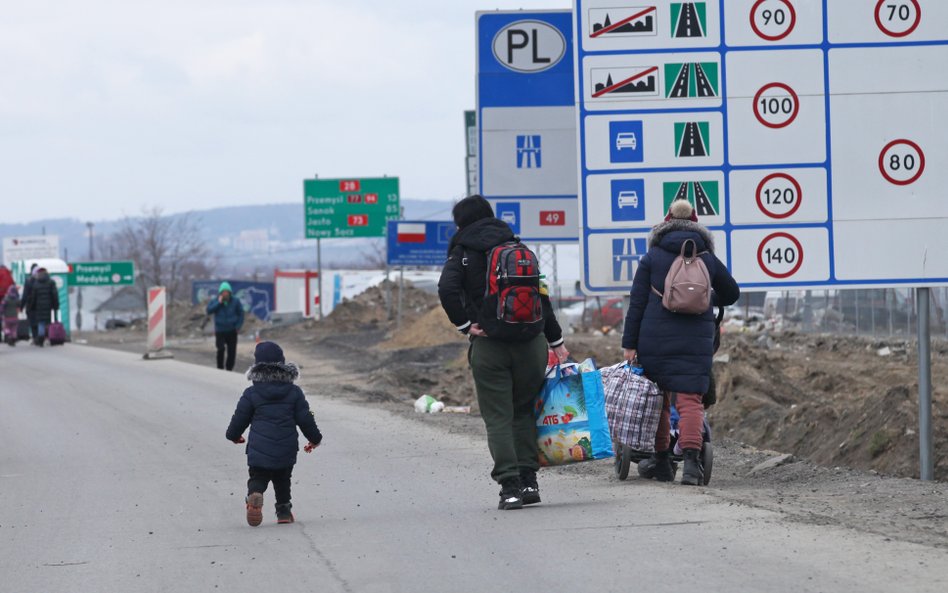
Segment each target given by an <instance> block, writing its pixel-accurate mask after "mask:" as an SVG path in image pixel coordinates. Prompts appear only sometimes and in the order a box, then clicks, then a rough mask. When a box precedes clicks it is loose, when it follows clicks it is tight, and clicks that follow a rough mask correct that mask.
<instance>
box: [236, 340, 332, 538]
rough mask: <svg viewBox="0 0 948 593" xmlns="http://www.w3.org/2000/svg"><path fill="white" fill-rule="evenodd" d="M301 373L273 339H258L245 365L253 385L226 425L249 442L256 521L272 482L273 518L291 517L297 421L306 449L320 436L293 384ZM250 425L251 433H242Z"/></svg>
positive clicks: (250, 501)
mask: <svg viewBox="0 0 948 593" xmlns="http://www.w3.org/2000/svg"><path fill="white" fill-rule="evenodd" d="M299 376H300V373H299V370H298V369H297V367H296V365H295V364H293V363H292V362H286V359H285V358H284V356H283V349H282V348H280V347H279V346H278V345H277V344H275V343H273V342H260V343H259V344H257V347H256V348H255V349H254V364H253V366H251V367H250V369H249V370H248V371H247V378H248V379H250V380H251V381H253V385H251V386H250V387H248V388H247V389H246V390H245V391H244V393H243V395H242V396H241V397H240V401H238V402H237V409H236V411H234V416H233V417H232V418H231V420H230V425H229V426H228V427H227V433H226V434H227V440H229V441H233V442H234V443H236V444H240V443H243V442H246V443H247V465H248V466H249V467H250V479H249V480H248V481H247V500H246V502H247V523H249V524H250V525H251V526H254V527H256V526H257V525H260V523H261V521H263V511H262V510H261V509H262V508H263V493H264V492H265V491H266V490H267V484H269V483H270V482H273V491H274V493H275V495H276V513H277V523H292V522H293V513H292V512H291V509H292V508H293V505H292V503H291V502H290V478H291V477H292V475H293V466H294V465H296V454H297V452H298V451H299V448H300V447H299V435H298V433H297V432H296V427H297V426H298V427H299V428H300V430H301V431H303V436H305V437H306V438H307V439H308V440H309V442H308V443H307V444H306V446H305V447H303V450H304V451H306V452H307V453H311V452H312V451H313V449H315V448H316V447H318V446H319V444H320V443H321V442H322V440H323V435H322V433H320V432H319V427H318V426H316V418H315V417H314V416H313V413H312V412H311V411H310V409H309V403H307V401H306V396H305V395H304V394H303V390H302V389H300V388H299V387H297V386H296V385H294V384H293V381H295V380H296V379H297V378H299ZM248 426H249V427H250V436H249V438H248V439H244V437H243V433H244V431H245V430H246V429H247V427H248Z"/></svg>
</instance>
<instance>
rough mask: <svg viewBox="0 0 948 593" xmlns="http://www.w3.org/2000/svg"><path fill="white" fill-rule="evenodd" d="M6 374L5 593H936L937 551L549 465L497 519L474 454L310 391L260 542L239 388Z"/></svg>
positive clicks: (35, 365)
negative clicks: (317, 435)
mask: <svg viewBox="0 0 948 593" xmlns="http://www.w3.org/2000/svg"><path fill="white" fill-rule="evenodd" d="M303 372H304V373H305V372H306V370H305V369H304V371H303ZM0 377H3V380H2V383H0V434H2V435H3V446H2V447H0V493H2V496H3V498H2V504H0V575H2V576H0V591H2V592H4V593H6V592H10V593H13V592H16V593H30V592H56V593H69V592H95V593H106V592H112V591H115V592H122V593H126V592H128V591H136V592H150V591H156V592H157V591H161V592H173V591H189V592H191V591H215V590H221V591H227V592H228V593H239V592H244V591H248V592H251V591H252V592H254V593H259V592H260V591H272V592H274V593H276V592H283V591H304V590H314V591H320V592H331V591H358V592H376V591H378V592H389V591H391V592H402V591H405V592H427V591H432V592H439V593H442V592H455V591H456V592H464V593H471V592H480V591H483V592H495V591H551V592H561V591H597V592H601V591H623V592H626V591H665V590H678V589H687V588H691V589H694V590H700V591H704V592H716V591H721V592H727V593H734V592H740V591H754V592H760V591H767V592H769V593H778V592H784V591H785V592H793V593H801V592H808V591H813V592H816V591H820V592H833V591H840V592H846V593H851V592H852V591H859V592H860V593H867V592H873V591H879V592H883V591H885V592H889V591H912V592H914V593H921V592H925V591H939V592H941V591H945V590H948V562H946V559H948V553H946V551H945V550H943V549H937V548H930V547H925V546H921V545H917V544H910V543H904V542H898V541H890V540H888V539H886V538H883V537H881V536H875V535H870V534H866V533H863V532H857V531H852V530H846V529H842V528H837V527H831V526H820V525H809V524H804V523H800V522H797V521H791V520H789V519H787V518H786V517H784V516H783V515H781V514H779V513H774V512H770V511H763V510H758V509H752V508H748V507H743V506H740V505H734V504H729V503H727V502H721V501H719V500H718V499H716V498H714V497H710V496H707V495H704V494H702V491H701V490H700V489H693V488H684V487H681V486H676V485H661V484H655V483H646V482H643V481H640V480H629V481H628V482H618V481H616V480H615V479H613V478H612V477H611V476H610V475H608V473H603V475H601V476H597V475H593V476H590V475H587V472H582V473H580V472H576V471H571V470H570V469H566V470H554V471H547V470H544V472H542V473H541V488H542V493H543V498H544V501H545V502H544V503H543V504H541V505H539V506H537V507H532V508H527V509H524V510H522V511H509V512H500V511H497V510H495V505H496V500H497V497H496V494H497V488H496V487H495V486H494V485H493V484H492V483H491V482H490V481H489V480H488V479H487V478H486V474H487V472H488V469H489V467H488V456H487V451H486V446H485V444H484V443H483V442H482V441H481V440H480V439H479V438H477V437H473V436H469V435H459V434H449V433H448V432H446V431H444V430H442V429H441V428H439V427H438V426H437V425H434V423H432V422H427V423H420V422H417V421H415V420H413V419H411V418H404V417H400V416H393V415H392V414H391V413H389V412H386V411H384V410H381V409H376V408H373V407H371V406H367V405H364V404H353V403H349V402H345V401H343V400H341V399H331V398H328V397H326V396H325V395H320V394H311V396H310V399H311V403H312V405H313V407H314V409H315V411H316V415H317V419H318V421H319V424H320V427H321V428H322V429H323V432H324V434H325V441H324V445H323V446H322V447H320V448H319V449H317V450H316V452H315V453H313V454H312V455H305V454H302V453H301V455H300V463H299V464H298V465H297V467H296V471H295V475H294V505H295V508H294V512H295V514H296V517H297V523H296V524H294V525H276V524H275V520H274V517H273V515H272V496H268V498H267V507H266V511H267V512H266V515H265V523H264V524H263V525H262V526H260V527H258V528H251V527H248V526H247V525H246V523H245V521H244V509H243V495H244V491H243V489H244V485H245V481H246V468H245V458H244V455H243V448H242V447H238V446H235V445H233V444H230V443H228V442H227V441H225V440H224V436H223V435H224V428H225V427H226V425H227V422H228V420H229V418H230V414H231V412H232V410H233V406H234V404H235V403H236V400H237V397H238V395H239V393H240V391H241V390H242V388H243V387H244V386H245V385H246V382H245V380H244V378H243V377H242V376H241V375H240V374H238V373H224V372H221V371H217V370H215V369H208V368H202V367H198V366H193V365H187V364H184V363H179V362H174V361H152V362H145V361H142V360H141V359H139V358H138V357H136V356H134V355H130V354H125V353H120V352H114V351H106V350H97V349H93V348H89V347H81V346H77V345H67V346H66V347H64V348H57V349H51V348H45V349H43V350H39V349H35V348H29V347H25V346H20V347H18V348H16V349H7V348H3V350H2V351H0ZM269 494H270V493H269V492H268V495H269Z"/></svg>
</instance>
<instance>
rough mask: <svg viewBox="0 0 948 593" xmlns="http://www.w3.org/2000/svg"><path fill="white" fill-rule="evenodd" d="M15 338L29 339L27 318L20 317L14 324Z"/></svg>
mask: <svg viewBox="0 0 948 593" xmlns="http://www.w3.org/2000/svg"><path fill="white" fill-rule="evenodd" d="M16 339H17V340H29V339H30V321H29V320H28V319H21V320H20V321H18V322H17V324H16Z"/></svg>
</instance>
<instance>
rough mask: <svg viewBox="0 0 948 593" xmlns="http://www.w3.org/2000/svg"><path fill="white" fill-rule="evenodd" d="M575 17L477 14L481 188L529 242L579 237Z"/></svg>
mask: <svg viewBox="0 0 948 593" xmlns="http://www.w3.org/2000/svg"><path fill="white" fill-rule="evenodd" d="M571 14H572V13H571V12H570V11H568V10H549V11H507V12H480V13H478V14H477V124H478V128H479V134H478V140H479V150H478V151H477V159H478V163H479V167H478V170H479V171H478V172H479V178H478V183H479V192H480V193H481V195H483V196H484V197H486V198H487V199H488V200H490V201H491V203H492V205H493V206H494V210H495V213H496V215H497V217H498V218H500V219H501V220H505V221H507V222H508V224H510V226H511V228H512V229H513V230H514V232H515V233H517V234H518V235H520V237H521V238H522V239H523V240H525V241H536V242H542V243H562V242H568V243H574V242H575V241H576V239H577V233H578V231H577V229H578V226H579V221H578V216H577V215H578V208H577V205H576V194H577V180H576V175H575V170H576V100H575V97H574V96H573V34H572V23H571Z"/></svg>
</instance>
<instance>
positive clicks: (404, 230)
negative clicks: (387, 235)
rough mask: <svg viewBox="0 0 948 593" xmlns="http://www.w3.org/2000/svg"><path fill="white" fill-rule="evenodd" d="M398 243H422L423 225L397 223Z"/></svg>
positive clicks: (423, 235)
mask: <svg viewBox="0 0 948 593" xmlns="http://www.w3.org/2000/svg"><path fill="white" fill-rule="evenodd" d="M397 232H398V242H399V243H424V242H425V223H423V222H422V223H414V222H400V223H398V231H397Z"/></svg>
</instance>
